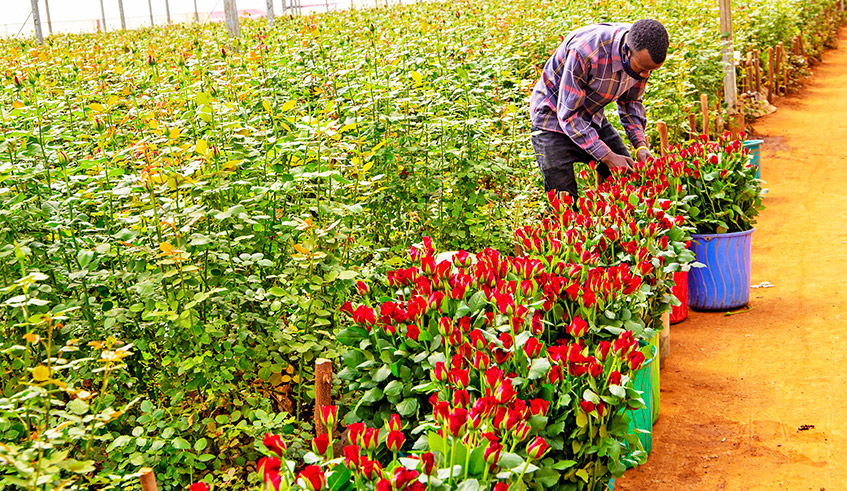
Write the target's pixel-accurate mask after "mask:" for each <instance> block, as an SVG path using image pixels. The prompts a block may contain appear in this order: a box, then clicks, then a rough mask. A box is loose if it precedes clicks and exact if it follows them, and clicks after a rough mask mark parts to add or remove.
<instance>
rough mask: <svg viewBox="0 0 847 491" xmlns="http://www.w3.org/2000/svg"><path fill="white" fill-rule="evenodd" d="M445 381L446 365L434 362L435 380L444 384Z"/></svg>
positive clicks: (441, 362)
mask: <svg viewBox="0 0 847 491" xmlns="http://www.w3.org/2000/svg"><path fill="white" fill-rule="evenodd" d="M446 379H447V365H445V364H444V362H443V361H437V362H435V380H438V381H439V382H444V381H445V380H446Z"/></svg>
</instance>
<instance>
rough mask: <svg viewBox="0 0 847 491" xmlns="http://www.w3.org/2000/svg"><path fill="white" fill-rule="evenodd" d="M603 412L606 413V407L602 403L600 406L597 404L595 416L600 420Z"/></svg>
mask: <svg viewBox="0 0 847 491" xmlns="http://www.w3.org/2000/svg"><path fill="white" fill-rule="evenodd" d="M604 412H606V405H605V404H603V403H602V402H601V403H600V404H597V415H598V416H600V417H601V418H602V417H603V413H604Z"/></svg>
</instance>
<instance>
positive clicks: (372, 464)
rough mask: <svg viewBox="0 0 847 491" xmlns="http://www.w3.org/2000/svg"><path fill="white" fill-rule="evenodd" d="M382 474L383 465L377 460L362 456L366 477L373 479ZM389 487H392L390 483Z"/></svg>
mask: <svg viewBox="0 0 847 491" xmlns="http://www.w3.org/2000/svg"><path fill="white" fill-rule="evenodd" d="M381 474H382V466H381V465H379V462H377V461H375V460H369V459H368V458H367V457H362V475H363V476H365V479H368V480H369V481H373V480H374V479H376V478H377V477H379V476H380V475H381ZM388 489H389V490H390V489H391V484H390V483H389V485H388Z"/></svg>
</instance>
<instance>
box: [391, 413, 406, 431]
mask: <svg viewBox="0 0 847 491" xmlns="http://www.w3.org/2000/svg"><path fill="white" fill-rule="evenodd" d="M388 429H389V430H390V431H402V430H403V422H402V421H401V420H400V415H399V414H392V415H391V418H389V420H388Z"/></svg>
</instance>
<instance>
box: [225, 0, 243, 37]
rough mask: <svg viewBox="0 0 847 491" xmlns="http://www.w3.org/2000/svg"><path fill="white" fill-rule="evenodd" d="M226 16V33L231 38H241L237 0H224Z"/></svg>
mask: <svg viewBox="0 0 847 491" xmlns="http://www.w3.org/2000/svg"><path fill="white" fill-rule="evenodd" d="M224 15H225V16H226V31H227V33H228V34H229V37H231V38H240V37H241V28H240V27H239V26H238V9H237V8H236V6H235V0H224Z"/></svg>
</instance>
